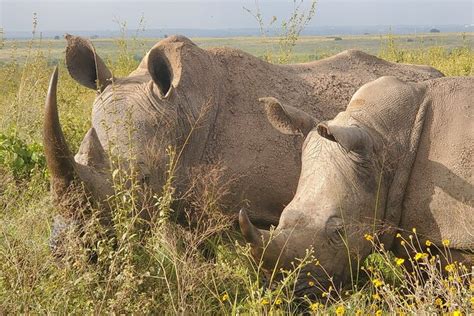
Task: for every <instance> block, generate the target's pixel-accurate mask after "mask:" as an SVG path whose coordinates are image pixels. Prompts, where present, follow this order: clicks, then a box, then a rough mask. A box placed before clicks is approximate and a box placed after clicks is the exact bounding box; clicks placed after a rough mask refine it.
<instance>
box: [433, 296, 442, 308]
mask: <svg viewBox="0 0 474 316" xmlns="http://www.w3.org/2000/svg"><path fill="white" fill-rule="evenodd" d="M434 303H435V305H436V306H443V300H442V299H440V298H439V297H438V298H437V299H435V302H434Z"/></svg>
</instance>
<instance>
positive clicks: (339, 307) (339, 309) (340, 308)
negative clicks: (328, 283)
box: [336, 305, 346, 316]
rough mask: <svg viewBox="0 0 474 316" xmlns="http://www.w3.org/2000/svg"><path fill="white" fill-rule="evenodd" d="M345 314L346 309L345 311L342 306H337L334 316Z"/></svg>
mask: <svg viewBox="0 0 474 316" xmlns="http://www.w3.org/2000/svg"><path fill="white" fill-rule="evenodd" d="M345 312H346V309H345V308H344V306H342V305H339V306H338V307H337V308H336V315H337V316H342V315H344V313H345Z"/></svg>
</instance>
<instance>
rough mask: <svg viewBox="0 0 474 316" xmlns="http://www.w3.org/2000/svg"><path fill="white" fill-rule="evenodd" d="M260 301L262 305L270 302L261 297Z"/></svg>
mask: <svg viewBox="0 0 474 316" xmlns="http://www.w3.org/2000/svg"><path fill="white" fill-rule="evenodd" d="M260 303H261V304H262V305H268V304H269V303H270V302H269V301H268V300H267V299H265V298H263V299H262V301H261V302H260Z"/></svg>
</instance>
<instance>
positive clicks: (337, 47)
mask: <svg viewBox="0 0 474 316" xmlns="http://www.w3.org/2000/svg"><path fill="white" fill-rule="evenodd" d="M335 38H340V39H341V40H335ZM389 39H392V40H394V41H395V42H396V44H397V47H398V48H399V49H403V50H418V49H425V50H426V49H429V48H432V47H437V48H443V49H447V50H451V49H453V48H456V47H463V46H472V45H473V43H474V42H473V40H474V34H473V33H421V34H410V35H392V36H388V35H360V36H359V35H358V36H354V35H348V36H343V35H341V36H303V37H301V38H299V40H298V42H297V45H296V46H295V48H294V53H293V61H299V62H304V61H310V60H315V59H320V58H322V57H327V56H331V55H334V54H336V53H339V52H341V51H343V50H346V49H359V50H362V51H365V52H367V53H369V54H374V55H377V54H378V53H379V52H380V51H381V50H383V49H384V48H386V46H387V41H389ZM160 40H161V39H159V38H158V39H156V38H138V39H127V40H126V43H127V45H128V47H129V48H130V49H131V50H133V51H134V56H135V57H136V58H140V57H142V56H143V55H144V54H145V52H146V51H147V50H148V49H149V48H151V47H152V46H153V45H154V44H155V43H157V42H158V41H160ZM192 40H193V41H194V42H195V43H196V44H198V45H199V46H201V47H203V48H209V47H222V46H226V47H232V48H238V49H242V50H244V51H246V52H248V53H250V54H252V55H255V56H263V55H265V54H266V53H267V52H268V51H271V52H275V53H277V52H278V45H279V39H278V38H267V39H262V38H260V37H235V38H192ZM117 41H118V39H93V40H92V42H93V43H94V45H95V47H96V49H97V51H98V52H100V54H101V56H103V57H106V58H112V59H114V58H116V57H117V54H118V53H119V51H118V50H117ZM35 45H37V46H39V47H41V48H42V49H43V50H44V51H45V53H46V54H47V56H49V57H50V58H52V59H61V58H63V53H64V49H65V40H63V39H59V40H50V39H45V40H42V41H37V42H36V43H35ZM29 46H30V41H25V40H21V41H20V40H6V41H4V44H3V48H2V49H0V62H8V61H9V60H11V59H12V58H17V59H19V60H24V58H26V56H27V55H28V50H29Z"/></svg>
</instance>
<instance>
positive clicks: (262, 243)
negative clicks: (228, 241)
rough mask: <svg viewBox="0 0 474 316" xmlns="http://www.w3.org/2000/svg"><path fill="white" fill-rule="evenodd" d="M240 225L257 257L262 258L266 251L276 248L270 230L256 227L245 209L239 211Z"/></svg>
mask: <svg viewBox="0 0 474 316" xmlns="http://www.w3.org/2000/svg"><path fill="white" fill-rule="evenodd" d="M239 226H240V231H241V232H242V235H243V236H244V239H245V241H246V242H248V243H249V244H250V246H251V247H252V254H253V255H254V257H255V258H256V259H261V258H262V255H263V254H264V252H268V251H270V252H271V251H273V250H274V249H273V248H274V245H273V242H271V240H270V239H271V236H270V232H269V231H266V230H262V229H258V228H257V227H255V226H254V225H253V224H252V222H251V221H250V219H249V217H248V216H247V213H246V212H245V211H244V210H240V212H239ZM269 248H270V249H269Z"/></svg>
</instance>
